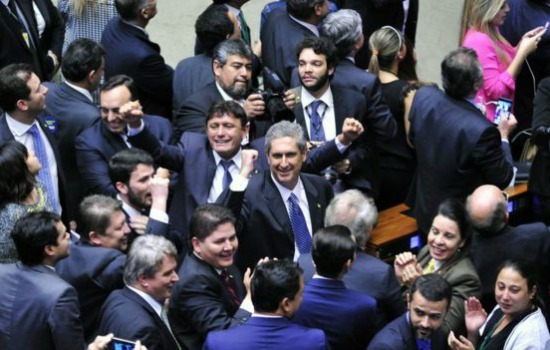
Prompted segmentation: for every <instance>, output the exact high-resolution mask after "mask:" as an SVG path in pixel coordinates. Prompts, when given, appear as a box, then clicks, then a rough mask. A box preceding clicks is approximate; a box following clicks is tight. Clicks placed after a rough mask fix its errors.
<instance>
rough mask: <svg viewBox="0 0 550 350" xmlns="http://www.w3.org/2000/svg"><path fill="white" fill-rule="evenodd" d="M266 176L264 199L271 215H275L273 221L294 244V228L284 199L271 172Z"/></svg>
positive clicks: (265, 174) (266, 173) (265, 173)
mask: <svg viewBox="0 0 550 350" xmlns="http://www.w3.org/2000/svg"><path fill="white" fill-rule="evenodd" d="M264 176H265V177H266V178H265V187H264V197H265V200H266V202H267V206H268V207H269V210H270V211H271V214H273V219H274V220H275V221H277V222H278V223H279V224H280V225H281V226H282V227H283V229H284V231H285V233H286V235H287V236H288V238H289V239H290V240H292V241H293V242H294V234H293V233H292V226H290V219H289V217H288V212H287V211H286V206H285V203H284V202H283V198H282V197H281V194H280V193H279V190H277V187H276V186H275V184H274V183H273V179H272V178H271V172H269V171H266V172H264Z"/></svg>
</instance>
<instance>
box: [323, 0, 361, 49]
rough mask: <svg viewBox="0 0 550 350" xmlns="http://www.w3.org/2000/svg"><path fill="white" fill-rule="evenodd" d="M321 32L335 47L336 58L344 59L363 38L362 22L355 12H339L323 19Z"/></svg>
mask: <svg viewBox="0 0 550 350" xmlns="http://www.w3.org/2000/svg"><path fill="white" fill-rule="evenodd" d="M321 32H322V36H323V37H325V38H327V39H330V40H331V41H332V42H333V43H334V45H336V49H337V50H338V56H339V57H340V58H344V57H347V56H349V54H350V53H351V51H352V50H353V47H354V46H355V44H356V43H357V42H358V41H359V40H361V38H362V37H363V22H362V21H361V16H360V15H359V13H357V11H354V10H340V11H338V12H334V13H331V14H329V15H328V16H327V17H325V19H324V20H323V24H322V25H321Z"/></svg>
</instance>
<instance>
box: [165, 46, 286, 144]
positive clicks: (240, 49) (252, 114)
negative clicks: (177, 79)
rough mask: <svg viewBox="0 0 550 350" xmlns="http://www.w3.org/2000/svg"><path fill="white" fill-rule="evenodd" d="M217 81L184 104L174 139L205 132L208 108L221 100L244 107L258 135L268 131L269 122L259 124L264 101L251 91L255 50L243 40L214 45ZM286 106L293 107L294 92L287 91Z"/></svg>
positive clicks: (175, 127)
mask: <svg viewBox="0 0 550 350" xmlns="http://www.w3.org/2000/svg"><path fill="white" fill-rule="evenodd" d="M212 70H213V72H214V80H215V81H214V82H213V83H210V84H208V85H207V86H205V87H204V88H202V89H200V90H198V91H196V92H195V93H194V94H192V95H191V96H189V97H188V98H187V99H186V100H185V101H184V102H183V104H182V107H181V108H180V110H179V111H178V113H177V114H176V115H175V116H174V123H173V124H174V136H173V140H179V139H180V137H181V134H183V133H184V132H185V131H195V132H203V131H204V124H205V119H206V115H207V112H208V109H209V108H210V106H212V104H214V103H215V102H219V101H235V102H237V103H238V104H239V105H241V107H243V108H244V110H245V112H246V116H247V117H248V118H249V119H252V120H253V121H254V124H255V125H254V129H255V134H256V135H257V136H262V135H264V134H265V131H266V127H267V125H263V124H266V123H261V122H260V123H258V121H257V119H258V118H261V117H262V116H263V115H264V112H265V107H266V106H265V102H264V101H263V100H262V96H261V95H260V94H258V93H252V94H250V89H251V85H252V84H251V79H252V51H251V50H250V47H248V46H247V45H246V44H245V43H244V42H243V41H242V40H240V39H229V40H225V41H223V42H221V43H220V44H218V46H216V48H214V52H213V55H212ZM284 101H285V105H286V106H287V108H289V109H292V108H293V107H294V95H292V94H291V93H290V92H287V93H285V97H284Z"/></svg>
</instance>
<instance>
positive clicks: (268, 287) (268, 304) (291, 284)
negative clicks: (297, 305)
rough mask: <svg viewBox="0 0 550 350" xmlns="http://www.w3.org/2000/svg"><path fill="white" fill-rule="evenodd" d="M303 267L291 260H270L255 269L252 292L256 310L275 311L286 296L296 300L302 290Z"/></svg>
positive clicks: (251, 282) (251, 284) (251, 285)
mask: <svg viewBox="0 0 550 350" xmlns="http://www.w3.org/2000/svg"><path fill="white" fill-rule="evenodd" d="M300 276H302V269H301V268H299V267H298V266H297V265H296V264H295V263H293V262H291V261H289V260H270V261H266V262H264V263H262V264H259V265H258V266H256V268H255V269H254V274H253V275H252V279H251V281H250V292H251V294H252V304H254V310H256V311H258V312H274V311H276V310H277V309H278V308H279V304H280V303H281V301H283V299H284V298H288V299H290V300H294V297H295V296H296V294H297V293H298V291H299V290H300Z"/></svg>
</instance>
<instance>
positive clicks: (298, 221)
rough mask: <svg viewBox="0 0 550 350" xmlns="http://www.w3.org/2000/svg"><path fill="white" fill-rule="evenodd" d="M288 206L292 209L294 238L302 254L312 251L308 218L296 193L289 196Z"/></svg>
mask: <svg viewBox="0 0 550 350" xmlns="http://www.w3.org/2000/svg"><path fill="white" fill-rule="evenodd" d="M288 206H289V209H290V210H289V211H290V225H291V226H292V232H294V240H295V241H296V245H297V246H298V251H299V252H300V254H304V253H309V252H311V235H310V234H309V230H308V229H307V224H306V218H305V217H304V213H302V209H300V205H298V197H296V195H295V194H294V193H291V194H290V197H288Z"/></svg>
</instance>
